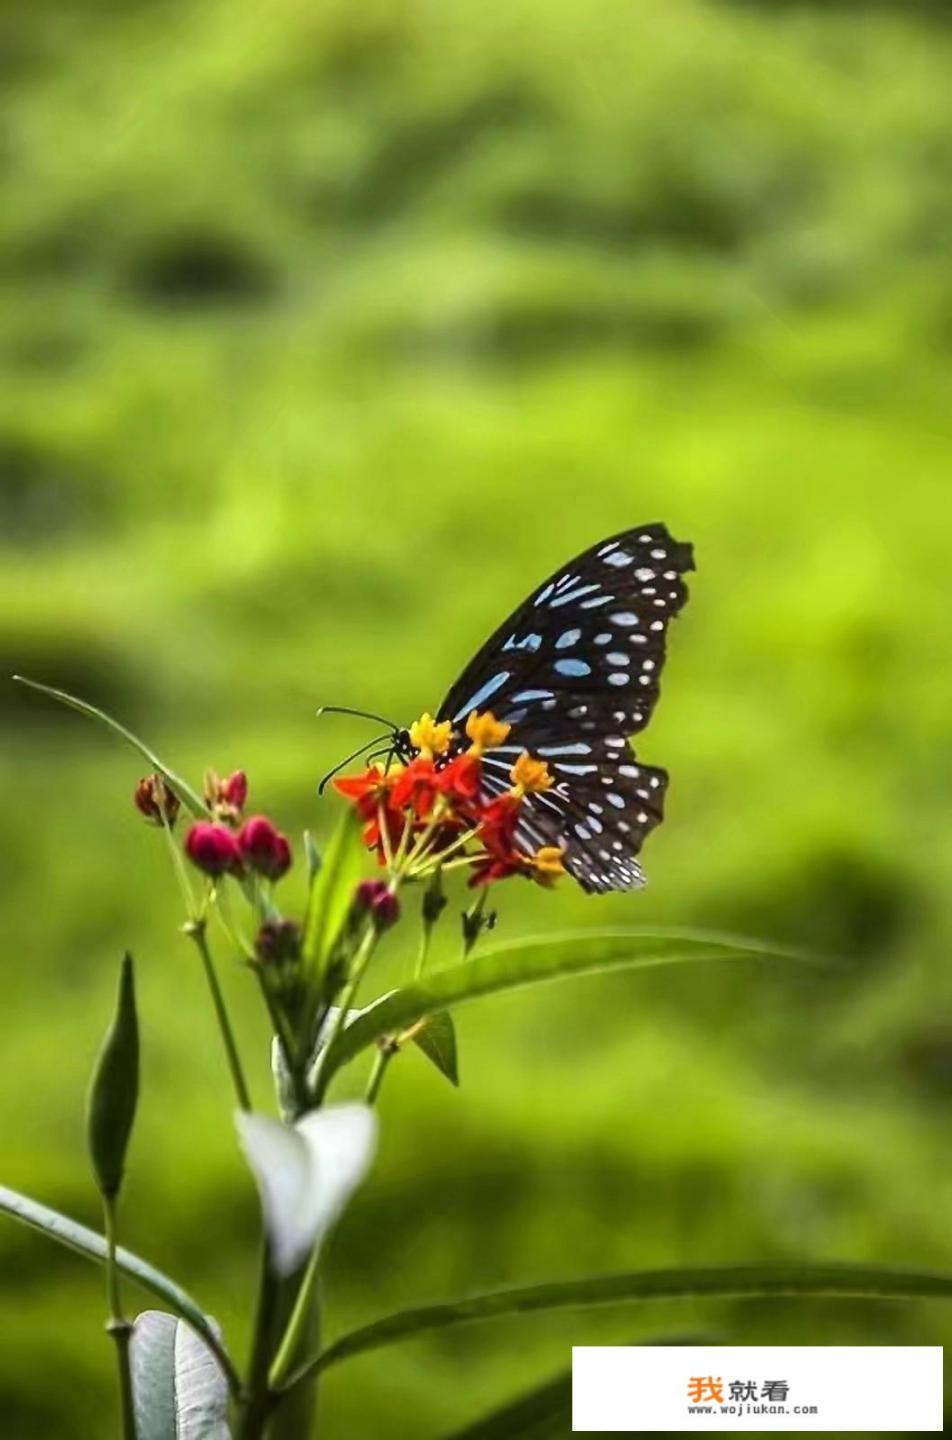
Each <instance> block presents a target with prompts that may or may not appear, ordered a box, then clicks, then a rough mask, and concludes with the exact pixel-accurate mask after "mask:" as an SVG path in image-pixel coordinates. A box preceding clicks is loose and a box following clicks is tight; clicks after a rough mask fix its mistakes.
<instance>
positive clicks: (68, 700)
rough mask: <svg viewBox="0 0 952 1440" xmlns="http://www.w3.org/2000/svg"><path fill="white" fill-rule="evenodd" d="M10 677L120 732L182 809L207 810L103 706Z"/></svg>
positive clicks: (199, 813) (197, 813)
mask: <svg viewBox="0 0 952 1440" xmlns="http://www.w3.org/2000/svg"><path fill="white" fill-rule="evenodd" d="M13 678H14V680H15V681H16V683H17V684H18V685H25V686H26V687H27V689H28V690H36V691H37V692H38V693H39V694H40V695H48V696H49V697H50V699H51V700H56V701H58V702H59V704H60V705H66V706H68V707H69V709H70V710H78V711H79V713H80V715H88V716H89V718H90V719H91V720H98V721H99V723H100V724H101V725H105V726H106V728H107V729H109V730H112V731H113V733H114V734H116V735H119V736H121V737H122V739H123V740H125V741H126V742H127V743H128V744H129V745H131V746H132V747H133V749H134V750H138V752H139V754H140V755H142V756H143V757H144V758H145V759H146V760H148V762H149V764H150V765H151V766H152V768H153V770H158V772H159V774H160V775H163V776H164V777H165V779H166V780H167V781H168V782H169V784H170V785H171V787H172V789H173V790H174V791H175V793H176V795H177V796H178V797H179V799H180V800H181V801H182V803H183V805H185V807H186V809H188V810H191V812H192V814H193V815H195V816H197V817H199V818H200V819H201V818H203V817H204V816H206V815H207V814H208V809H207V807H206V805H205V804H204V802H203V800H202V799H201V797H200V796H199V795H197V794H196V793H195V791H194V790H193V789H192V787H191V785H189V783H188V781H187V780H183V779H182V777H181V775H176V773H175V771H174V770H172V769H170V768H169V766H168V765H166V764H165V762H164V761H163V760H160V759H159V757H158V755H156V753H155V751H154V750H152V749H150V747H149V746H148V745H147V744H146V743H145V741H144V740H140V739H139V737H138V735H134V734H133V733H132V731H131V730H127V729H126V727H125V725H120V723H119V721H118V720H114V719H113V718H112V716H111V715H107V714H106V712H105V710H100V709H99V708H98V706H96V705H90V704H89V702H88V701H86V700H79V699H77V697H76V696H75V695H69V694H68V693H67V692H66V691H65V690H55V689H54V688H53V686H52V685H41V684H40V682H39V681H38V680H28V679H27V678H26V676H25V675H14V677H13Z"/></svg>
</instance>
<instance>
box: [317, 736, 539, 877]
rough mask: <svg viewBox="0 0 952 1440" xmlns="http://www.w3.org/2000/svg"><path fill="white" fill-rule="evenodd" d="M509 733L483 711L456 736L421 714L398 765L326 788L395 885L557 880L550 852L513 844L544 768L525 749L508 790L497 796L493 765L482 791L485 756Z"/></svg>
mask: <svg viewBox="0 0 952 1440" xmlns="http://www.w3.org/2000/svg"><path fill="white" fill-rule="evenodd" d="M511 728H512V727H511V726H510V725H508V724H507V723H506V722H505V721H501V720H497V719H496V717H495V716H494V715H493V714H492V712H491V711H483V712H482V713H480V712H478V711H475V710H474V711H472V712H471V714H470V715H469V716H468V718H467V720H466V723H465V726H464V727H463V733H462V734H460V733H459V732H458V731H456V730H455V729H454V727H453V724H452V722H451V721H449V720H440V721H437V720H434V719H433V717H432V716H431V715H428V714H427V715H422V716H421V717H420V719H419V720H417V721H416V722H415V723H414V724H413V725H411V726H410V729H409V731H408V732H407V736H408V739H409V745H410V747H411V753H410V754H409V755H408V756H405V759H406V763H402V761H401V762H400V763H396V762H394V763H391V764H390V765H389V766H380V765H372V766H370V767H369V768H368V769H367V770H365V771H364V773H363V774H362V775H353V776H344V777H341V778H339V779H337V780H335V781H334V785H335V787H336V789H337V790H338V792H339V793H340V794H342V795H343V796H344V797H345V798H346V799H347V800H349V801H350V802H351V804H352V805H353V806H354V808H355V810H356V811H357V813H358V815H359V816H360V817H361V819H363V820H364V821H365V822H366V823H365V828H364V832H363V833H364V840H365V842H366V844H367V845H368V847H369V848H370V849H372V850H375V851H376V852H377V857H378V860H379V863H380V864H381V865H382V866H384V867H385V868H387V869H389V870H390V871H391V872H392V873H393V874H394V875H396V876H399V877H400V878H401V879H423V878H424V877H426V876H428V875H433V874H434V873H435V872H436V871H438V870H440V869H442V868H465V869H469V870H470V872H471V873H470V884H471V885H487V884H490V883H492V882H494V881H496V880H502V879H505V878H506V877H508V876H510V875H523V876H525V877H526V878H528V879H531V880H535V881H537V882H538V883H539V884H542V885H546V886H548V885H552V884H553V883H554V882H555V880H557V879H558V877H559V875H561V874H563V873H564V865H563V863H562V854H563V852H562V850H561V848H560V847H559V846H557V845H543V846H542V847H541V848H539V849H537V850H532V851H529V850H526V849H525V848H523V844H522V843H521V842H520V839H519V835H520V830H519V821H520V816H521V810H522V806H523V802H524V801H525V799H526V797H527V796H530V795H538V794H542V793H544V792H545V791H546V790H548V789H549V788H550V787H551V786H552V785H553V783H554V781H553V777H552V774H551V772H550V770H549V767H548V764H547V763H546V761H545V760H542V759H540V758H539V757H537V756H533V755H531V754H530V753H529V752H528V751H525V750H524V751H522V753H521V754H519V755H518V756H517V758H516V760H515V762H514V763H513V764H512V765H511V767H510V772H509V778H510V781H511V784H510V787H509V789H507V790H504V791H503V792H502V793H501V794H500V793H499V786H498V762H494V769H493V771H492V779H493V784H492V786H487V784H486V777H485V775H484V770H483V766H484V757H485V756H486V754H487V753H491V752H492V751H496V752H497V754H498V753H499V747H500V746H502V745H503V744H504V743H505V741H506V739H507V738H508V736H509V733H510V730H511ZM467 742H468V743H467ZM523 834H524V832H523ZM381 883H383V882H381Z"/></svg>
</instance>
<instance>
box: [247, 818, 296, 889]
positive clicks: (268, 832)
mask: <svg viewBox="0 0 952 1440" xmlns="http://www.w3.org/2000/svg"><path fill="white" fill-rule="evenodd" d="M235 841H236V844H237V846H238V850H239V853H240V855H241V858H242V860H244V862H245V864H246V865H247V866H248V868H249V869H250V870H254V871H256V872H257V873H258V874H259V875H263V876H264V877H265V879H266V880H280V879H281V876H282V875H284V874H286V873H287V871H288V870H290V868H291V846H290V845H289V843H288V840H287V837H286V836H284V835H282V834H281V831H280V830H278V829H277V828H276V827H275V826H274V825H272V823H271V821H270V820H269V819H268V818H267V816H265V815H252V817H251V819H250V820H246V821H245V823H244V825H242V827H241V829H240V830H239V831H238V834H237V836H236V837H235Z"/></svg>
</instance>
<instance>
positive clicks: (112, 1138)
mask: <svg viewBox="0 0 952 1440" xmlns="http://www.w3.org/2000/svg"><path fill="white" fill-rule="evenodd" d="M138 1099H139V1018H138V1016H137V1014H136V999H135V976H134V972H133V968H132V956H131V955H124V956H123V959H122V966H121V969H120V972H119V994H118V997H117V1000H116V1013H115V1016H114V1017H113V1021H112V1024H111V1025H110V1027H109V1030H108V1032H107V1034H106V1038H105V1040H104V1041H103V1045H102V1049H101V1051H100V1053H99V1058H98V1060H97V1061H96V1068H95V1071H94V1072H93V1077H92V1082H91V1084H90V1087H89V1099H88V1102H87V1109H86V1137H87V1143H88V1145H89V1157H90V1160H91V1161H92V1166H93V1172H94V1174H95V1176H96V1184H97V1185H98V1186H99V1189H100V1190H101V1191H102V1194H103V1196H104V1197H105V1198H106V1199H107V1200H113V1199H115V1197H116V1196H117V1195H118V1194H119V1190H120V1187H121V1185H122V1176H123V1171H124V1169H125V1163H126V1151H127V1149H128V1148H129V1140H130V1138H131V1136H132V1126H133V1123H134V1121H135V1116H136V1105H137V1104H138Z"/></svg>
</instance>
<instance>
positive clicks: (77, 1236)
mask: <svg viewBox="0 0 952 1440" xmlns="http://www.w3.org/2000/svg"><path fill="white" fill-rule="evenodd" d="M0 1212H2V1213H5V1214H7V1215H12V1216H13V1218H14V1219H15V1220H20V1221H21V1222H22V1223H23V1224H24V1225H28V1226H30V1228H31V1229H33V1230H39V1231H41V1232H42V1234H44V1235H47V1236H49V1238H50V1239H51V1240H55V1241H57V1243H58V1244H60V1245H65V1246H66V1248H67V1249H68V1250H73V1251H75V1252H76V1254H77V1255H84V1256H85V1257H86V1259H87V1260H95V1261H98V1263H99V1264H103V1263H104V1262H105V1259H106V1241H105V1239H104V1238H103V1236H102V1235H98V1234H97V1233H96V1231H95V1230H89V1229H88V1228H87V1227H86V1226H85V1225H80V1224H79V1223H78V1222H77V1221H76V1220H71V1219H70V1218H69V1217H68V1216H66V1215H61V1214H60V1213H59V1211H58V1210H51V1209H50V1208H49V1206H47V1205H41V1204H40V1203H39V1201H37V1200H31V1199H30V1197H29V1196H27V1195H20V1194H19V1193H18V1192H17V1191H16V1190H10V1189H8V1188H7V1186H5V1185H0ZM116 1263H117V1265H118V1267H119V1270H120V1271H121V1273H122V1274H123V1275H124V1276H125V1277H126V1279H128V1280H134V1281H135V1282H136V1284H138V1285H141V1287H142V1289H143V1290H148V1291H149V1292H150V1293H151V1294H152V1295H156V1296H157V1297H158V1298H159V1299H160V1300H162V1301H164V1302H165V1304H166V1305H168V1306H169V1308H170V1309H171V1310H173V1311H174V1312H175V1314H176V1315H180V1316H181V1318H182V1319H183V1320H184V1321H186V1323H187V1324H189V1325H190V1326H191V1327H192V1329H193V1330H195V1331H196V1333H197V1334H199V1335H200V1336H201V1337H202V1339H203V1340H204V1341H205V1343H206V1345H207V1346H208V1348H209V1349H210V1350H211V1352H212V1354H213V1355H215V1356H216V1357H217V1359H218V1362H219V1364H220V1365H221V1367H222V1370H223V1371H224V1373H225V1375H226V1376H227V1377H228V1383H229V1386H230V1387H231V1389H232V1390H233V1391H234V1392H235V1393H237V1391H238V1390H239V1388H240V1381H239V1379H238V1376H237V1374H236V1372H235V1368H234V1366H233V1365H232V1363H231V1360H230V1359H229V1356H228V1352H227V1350H226V1349H225V1347H224V1345H223V1343H222V1341H221V1340H220V1339H219V1337H218V1334H217V1332H216V1330H215V1328H214V1326H213V1325H212V1322H211V1321H210V1320H209V1318H208V1316H207V1315H206V1314H205V1313H204V1311H203V1310H202V1308H201V1306H200V1305H199V1304H198V1303H197V1301H195V1300H193V1299H192V1297H191V1295H189V1294H188V1293H187V1291H185V1290H183V1289H182V1287H181V1286H180V1285H178V1284H176V1282H175V1281H174V1280H171V1279H170V1278H169V1277H168V1275H163V1274H162V1272H161V1270H156V1269H155V1267H154V1266H152V1265H150V1264H149V1263H148V1261H146V1260H141V1259H140V1258H139V1256H138V1255H133V1254H132V1252H131V1251H130V1250H126V1249H124V1248H123V1247H122V1246H120V1247H119V1248H118V1250H117V1251H116Z"/></svg>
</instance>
